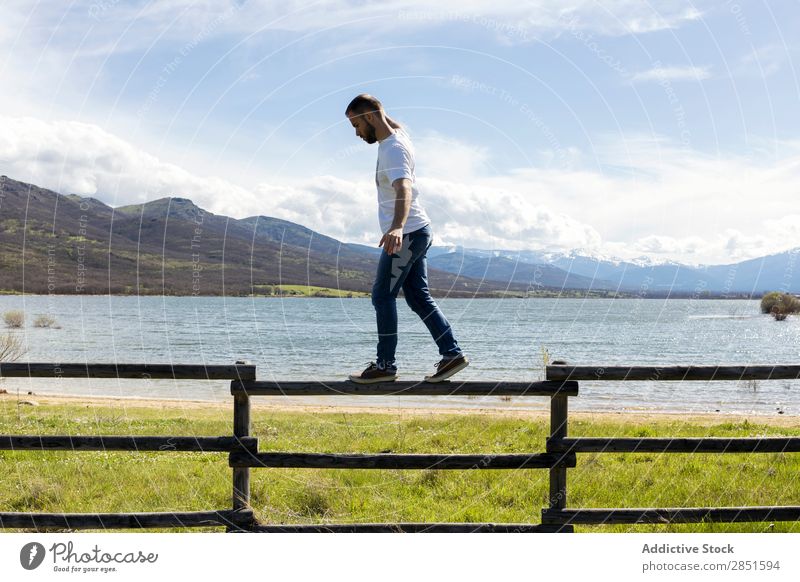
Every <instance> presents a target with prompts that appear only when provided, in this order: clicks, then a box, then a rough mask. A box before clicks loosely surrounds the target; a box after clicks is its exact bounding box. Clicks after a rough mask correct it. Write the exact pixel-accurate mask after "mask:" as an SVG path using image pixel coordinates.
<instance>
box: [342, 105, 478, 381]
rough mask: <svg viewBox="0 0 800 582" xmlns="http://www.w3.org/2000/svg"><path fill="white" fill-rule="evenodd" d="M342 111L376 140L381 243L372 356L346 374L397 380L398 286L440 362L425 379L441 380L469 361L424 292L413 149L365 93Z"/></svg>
mask: <svg viewBox="0 0 800 582" xmlns="http://www.w3.org/2000/svg"><path fill="white" fill-rule="evenodd" d="M345 115H347V118H348V119H349V120H350V123H352V124H353V127H354V128H355V130H356V136H358V137H360V138H361V139H363V140H364V141H366V142H367V143H369V144H373V143H375V142H376V141H377V142H378V165H377V167H376V169H375V183H376V185H377V187H378V219H379V221H380V226H381V231H382V232H383V236H382V237H381V240H380V242H379V243H378V246H379V247H383V252H381V258H380V260H379V261H378V272H377V274H376V275H375V284H374V285H373V286H372V305H374V306H375V315H376V316H377V319H378V357H377V359H376V361H374V362H371V363H370V364H369V366H368V367H367V369H366V370H364V371H363V372H361V373H355V374H351V375H350V380H352V381H353V382H358V383H360V384H372V383H377V382H391V381H393V380H395V379H396V378H397V366H396V365H395V350H396V348H397V302H396V299H397V294H398V293H399V292H400V289H401V288H402V289H403V295H404V296H405V299H406V303H408V306H409V307H411V309H412V310H413V311H414V313H416V314H417V315H419V317H420V318H421V319H422V321H423V322H424V323H425V325H426V326H427V327H428V330H429V331H430V332H431V335H432V336H433V340H434V341H435V342H436V345H438V346H439V354H440V355H441V356H442V359H441V361H440V362H439V363H438V364H436V365H435V366H436V372H435V373H434V374H432V375H430V376H426V377H425V381H426V382H441V381H442V380H445V379H447V378H449V377H450V376H452V375H453V374H455V373H456V372H458V371H460V370H463V369H464V368H466V367H467V366H468V365H469V360H467V357H466V356H465V355H464V354H463V353H462V351H461V348H459V347H458V342H456V338H455V337H454V336H453V330H452V329H451V328H450V324H449V323H448V321H447V319H446V318H445V316H444V314H442V312H441V310H440V309H439V307H438V306H437V305H436V302H435V301H434V300H433V298H432V297H431V294H430V291H429V290H428V269H427V260H426V258H425V255H426V253H427V252H428V248H430V246H431V240H432V238H431V237H432V235H431V227H430V222H431V221H430V219H429V218H428V215H427V214H426V213H425V210H424V209H423V208H422V206H421V205H420V203H419V199H418V197H419V191H418V190H417V185H416V177H415V176H414V147H413V146H412V145H411V140H410V139H409V137H408V134H407V133H406V132H405V130H403V128H402V127H401V126H400V124H399V123H397V122H396V121H394V120H393V119H391V118H390V117H389V116H388V115H386V112H385V111H384V109H383V105H381V102H380V101H378V100H377V99H376V98H375V97H372V96H371V95H366V94H364V95H359V96H358V97H356V98H355V99H353V100H352V101H351V102H350V105H348V106H347V109H346V110H345Z"/></svg>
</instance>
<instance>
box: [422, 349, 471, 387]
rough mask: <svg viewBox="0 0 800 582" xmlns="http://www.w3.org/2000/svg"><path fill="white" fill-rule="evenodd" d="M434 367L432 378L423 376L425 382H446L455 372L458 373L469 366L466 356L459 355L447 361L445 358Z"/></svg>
mask: <svg viewBox="0 0 800 582" xmlns="http://www.w3.org/2000/svg"><path fill="white" fill-rule="evenodd" d="M434 366H435V367H436V373H435V374H433V375H432V376H425V381H426V382H441V381H442V380H447V379H448V378H449V377H450V376H452V375H453V374H455V373H456V372H460V371H461V370H463V369H464V368H466V367H467V366H469V360H468V359H467V356H464V355H461V356H458V357H457V358H451V359H449V360H448V359H447V358H445V359H443V360H442V361H441V362H438V363H437V364H434Z"/></svg>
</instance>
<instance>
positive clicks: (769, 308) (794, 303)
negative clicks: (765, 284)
mask: <svg viewBox="0 0 800 582" xmlns="http://www.w3.org/2000/svg"><path fill="white" fill-rule="evenodd" d="M798 312H800V299H798V298H797V297H795V296H794V295H792V294H790V293H780V292H779V291H772V292H771V293H767V294H766V295H764V296H763V297H762V298H761V313H770V314H772V316H773V317H774V318H775V319H778V320H783V319H786V316H787V315H789V314H790V313H798Z"/></svg>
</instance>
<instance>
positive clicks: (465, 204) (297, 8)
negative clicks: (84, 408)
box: [0, 0, 800, 264]
mask: <svg viewBox="0 0 800 582" xmlns="http://www.w3.org/2000/svg"><path fill="white" fill-rule="evenodd" d="M797 30H800V5H799V4H798V3H797V2H794V1H788V0H786V1H781V0H778V1H777V2H766V1H759V2H748V1H745V0H735V1H726V0H721V1H716V2H701V1H697V2H681V1H665V2H633V1H629V0H620V1H615V2H596V1H584V0H559V1H556V0H534V1H530V2H519V1H518V0H492V1H491V2H487V1H480V2H478V1H475V0H461V1H459V2H457V3H456V2H453V3H447V2H440V3H436V4H435V5H434V4H433V3H430V2H423V1H422V0H406V1H397V0H387V1H384V2H380V3H376V2H365V1H364V0H320V1H316V2H315V1H308V2H299V1H291V0H285V1H282V2H273V1H269V0H194V1H193V0H151V1H143V0H131V1H123V0H67V1H64V0H41V1H38V2H36V1H21V0H4V1H3V2H2V3H0V86H2V91H0V173H2V174H4V175H7V176H9V177H12V178H14V179H18V180H23V181H27V182H32V183H35V184H37V185H39V186H43V187H46V188H50V189H53V190H56V191H58V192H61V193H64V194H70V193H76V194H81V195H85V196H93V197H96V198H98V199H100V200H102V201H104V202H106V203H108V204H111V205H113V206H120V205H124V204H134V203H141V202H144V201H147V200H154V199H158V198H162V197H165V196H177V197H185V198H191V199H192V200H193V201H194V202H195V203H196V204H198V205H199V206H201V207H203V208H205V209H207V210H209V211H211V212H214V213H218V214H226V215H229V216H234V217H237V218H242V217H246V216H253V215H265V216H274V217H278V218H283V219H286V220H291V221H293V222H298V223H300V224H303V225H305V226H308V227H309V228H312V229H314V230H316V231H318V232H321V233H323V234H326V235H329V236H333V237H336V238H338V239H340V240H342V241H346V242H358V243H362V244H371V245H375V246H377V243H378V241H379V239H380V235H381V233H380V230H379V226H378V220H377V203H376V193H375V182H374V168H375V158H376V155H377V146H375V145H373V146H369V145H367V144H365V143H363V142H362V141H361V140H360V139H358V138H356V136H355V133H354V130H353V128H352V127H351V125H350V123H349V122H348V120H347V119H346V117H345V116H344V109H345V107H346V105H347V103H348V102H349V101H350V99H352V98H353V97H354V96H355V95H357V94H359V93H364V92H366V93H370V94H373V95H375V96H376V97H378V98H379V99H380V100H381V101H382V102H383V104H384V106H385V108H386V110H387V112H388V113H389V115H390V116H392V117H393V118H394V119H397V120H399V121H400V122H401V123H402V124H403V125H404V126H405V127H406V129H407V130H408V132H409V134H410V136H411V139H412V141H413V143H414V146H415V149H416V175H417V182H418V186H419V189H420V192H421V194H420V201H421V203H422V204H423V206H424V207H425V208H426V210H427V212H428V214H429V215H430V217H431V220H432V223H433V224H432V227H433V231H434V237H435V240H434V244H438V245H462V246H466V247H476V248H483V249H497V250H499V249H504V250H505V249H511V250H515V249H531V250H546V251H564V252H566V251H571V250H580V251H582V252H586V253H591V254H594V255H600V256H606V257H618V258H623V259H632V258H637V257H641V256H647V257H650V258H652V259H654V260H658V261H667V260H672V261H679V262H683V263H688V264H727V263H733V262H737V261H741V260H745V259H749V258H754V257H758V256H763V255H768V254H772V253H776V252H781V251H784V250H787V249H790V248H795V247H798V246H800V208H799V207H798V206H799V204H798V201H800V196H798V194H800V186H798V185H800V107H798V105H800V78H799V77H798V69H800V62H798V54H800V40H798V38H799V37H798V35H797V34H796V32H797Z"/></svg>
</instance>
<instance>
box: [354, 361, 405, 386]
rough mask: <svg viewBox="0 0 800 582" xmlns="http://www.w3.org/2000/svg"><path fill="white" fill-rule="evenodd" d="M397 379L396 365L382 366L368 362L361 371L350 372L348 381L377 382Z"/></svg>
mask: <svg viewBox="0 0 800 582" xmlns="http://www.w3.org/2000/svg"><path fill="white" fill-rule="evenodd" d="M395 380H397V366H384V365H379V364H376V363H375V362H370V363H369V365H368V366H367V369H366V370H364V371H363V372H360V373H359V372H356V373H354V374H350V381H351V382H356V383H358V384H377V383H378V382H394V381H395Z"/></svg>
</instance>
